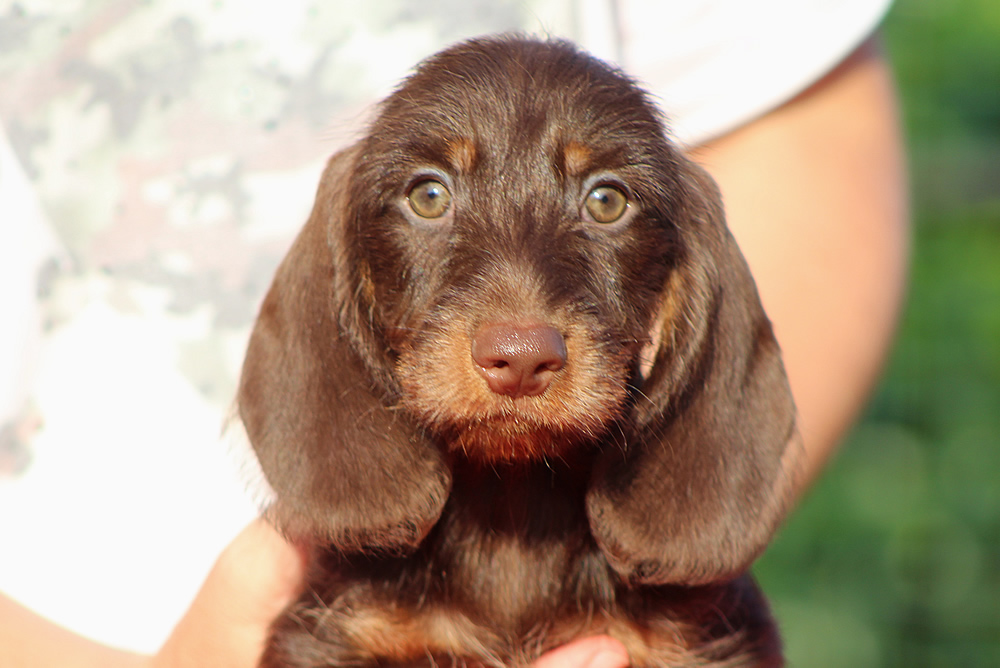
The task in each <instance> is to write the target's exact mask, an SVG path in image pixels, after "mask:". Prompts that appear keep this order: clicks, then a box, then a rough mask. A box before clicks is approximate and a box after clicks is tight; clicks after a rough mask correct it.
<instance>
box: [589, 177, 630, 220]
mask: <svg viewBox="0 0 1000 668" xmlns="http://www.w3.org/2000/svg"><path fill="white" fill-rule="evenodd" d="M584 206H586V207H587V212H588V213H589V214H590V217H591V218H593V220H594V222H597V223H613V222H615V221H616V220H618V219H619V218H621V217H622V216H624V215H625V210H626V209H628V197H627V196H626V195H625V193H623V192H622V191H621V190H619V189H618V188H616V187H615V186H609V185H603V186H597V187H596V188H594V189H593V190H591V191H590V192H589V193H587V199H586V200H584Z"/></svg>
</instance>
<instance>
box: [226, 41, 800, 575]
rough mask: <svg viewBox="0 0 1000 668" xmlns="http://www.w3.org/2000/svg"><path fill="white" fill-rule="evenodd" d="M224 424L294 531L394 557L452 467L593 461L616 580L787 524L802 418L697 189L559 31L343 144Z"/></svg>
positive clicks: (678, 158)
mask: <svg viewBox="0 0 1000 668" xmlns="http://www.w3.org/2000/svg"><path fill="white" fill-rule="evenodd" d="M239 408H240V415H241V417H242V419H243V422H244V424H245V426H246V429H247V432H248V435H249V437H250V440H251V442H252V444H253V446H254V448H255V450H256V452H257V455H258V458H259V460H260V462H261V465H262V468H263V470H264V472H265V475H266V476H267V478H268V481H269V482H270V483H271V486H272V487H273V488H274V490H275V492H276V495H277V502H276V504H275V506H274V507H273V508H272V513H273V515H274V517H275V519H276V521H277V522H278V524H279V525H280V526H282V527H284V528H285V529H286V530H287V531H289V532H291V533H296V534H297V533H302V534H307V535H310V536H314V537H318V538H321V539H324V540H327V541H330V542H332V543H333V544H334V545H335V546H337V547H338V548H339V549H343V550H347V551H351V550H371V549H405V548H406V547H407V546H411V547H412V546H414V545H416V544H417V543H419V542H420V540H421V539H422V538H423V536H424V535H425V534H426V532H427V531H428V530H429V528H430V527H431V526H432V525H433V524H434V523H435V522H436V521H437V518H438V516H439V515H440V513H441V509H442V507H443V505H444V502H445V500H446V499H447V496H448V493H449V489H450V485H451V467H450V466H449V462H450V461H451V459H452V458H454V457H464V458H467V459H469V460H472V461H474V462H480V463H482V464H484V465H490V464H497V463H509V462H514V463H516V462H530V461H539V460H544V459H547V458H567V457H571V456H572V455H573V453H574V452H577V451H588V452H590V451H593V452H596V453H597V455H596V460H595V461H596V465H595V467H594V470H593V471H592V473H591V487H590V490H589V492H588V495H587V512H588V516H589V519H590V523H591V529H592V532H593V535H594V536H595V538H596V539H597V541H598V544H599V545H600V546H601V548H602V550H604V552H605V554H606V556H607V557H608V559H609V562H610V563H611V564H612V566H613V567H614V568H615V569H616V570H618V571H619V573H620V574H621V575H622V576H623V577H625V578H627V579H631V580H635V581H638V582H654V583H663V582H684V583H688V584H694V583H699V582H706V581H709V580H712V579H716V578H718V577H726V576H729V575H732V574H734V573H736V572H738V571H739V570H741V569H742V568H744V567H745V566H746V565H747V564H748V563H749V561H750V560H752V558H753V557H755V556H756V554H757V553H758V552H759V550H760V549H762V547H763V545H764V544H765V543H766V541H767V539H768V538H769V536H770V534H771V532H772V530H773V528H774V526H775V524H776V522H777V521H778V519H779V518H780V516H781V514H782V510H783V507H784V504H783V499H784V496H785V492H786V490H787V489H788V488H789V481H788V480H787V479H786V477H785V476H784V474H783V473H782V462H781V460H782V456H783V454H784V453H785V452H786V447H787V446H788V444H789V442H790V441H791V440H792V435H793V433H794V409H793V407H792V403H791V399H790V395H789V391H788V387H787V382H786V380H785V376H784V371H783V368H782V366H781V361H780V356H779V353H778V349H777V345H776V343H775V341H774V338H773V335H772V333H771V328H770V325H769V323H768V321H767V319H766V317H765V316H764V314H763V311H762V309H761V307H760V303H759V300H758V298H757V294H756V290H755V288H754V285H753V282H752V279H751V278H750V275H749V271H748V270H747V267H746V265H745V263H744V261H743V259H742V257H741V255H740V254H739V251H738V249H737V248H736V246H735V243H734V242H733V240H732V238H731V236H730V235H729V233H728V231H727V230H726V228H725V224H724V222H723V217H722V211H721V207H720V205H719V198H718V194H717V192H716V190H715V187H714V184H712V183H711V180H710V179H709V178H708V177H707V176H706V175H705V174H704V173H703V172H701V170H699V169H698V168H697V167H696V166H694V165H693V164H691V163H690V162H688V161H687V160H686V159H685V158H684V157H683V155H681V154H680V152H679V151H678V150H677V149H676V148H674V147H673V146H672V145H671V143H670V142H669V140H668V139H667V137H666V135H665V132H664V128H663V125H662V123H661V121H660V118H659V116H658V114H657V112H656V111H655V109H654V107H653V106H652V105H651V104H650V103H649V101H648V100H647V99H646V97H645V96H644V94H643V93H642V92H641V91H640V90H639V89H638V88H637V87H636V86H635V85H634V84H633V83H632V82H631V81H630V80H628V79H627V78H626V77H624V76H623V75H621V74H620V73H619V72H617V71H615V70H613V69H611V68H609V67H607V66H606V65H604V64H602V63H600V62H599V61H596V60H594V59H592V58H589V57H587V56H585V55H583V54H581V53H580V52H578V51H577V50H576V49H575V48H573V47H572V46H570V45H567V44H565V43H559V42H537V41H531V40H522V39H517V38H504V39H488V40H479V41H473V42H469V43H466V44H463V45H460V46H458V47H454V48H452V49H449V50H447V51H445V52H443V53H441V54H439V55H438V56H435V57H434V58H432V59H430V60H429V61H427V62H425V63H424V64H422V65H421V66H420V67H419V68H418V69H417V71H416V72H415V74H413V75H412V76H411V77H410V78H409V79H408V80H407V81H406V82H405V83H404V84H403V86H402V87H401V88H400V89H399V90H398V91H396V92H395V93H394V94H393V95H392V96H390V97H389V98H388V99H387V100H386V101H385V102H384V103H383V104H382V107H381V110H380V114H379V116H378V118H377V119H376V120H375V122H374V124H373V125H372V126H371V128H370V130H369V132H368V134H367V136H366V137H365V138H364V139H362V140H361V141H360V142H359V143H358V144H356V145H355V146H353V147H352V148H350V149H348V150H346V151H344V152H342V153H340V154H338V155H337V156H335V157H334V158H333V159H332V160H331V162H330V164H329V165H328V167H327V170H326V172H325V173H324V176H323V179H322V183H321V185H320V189H319V193H318V195H317V200H316V205H315V208H314V210H313V213H312V215H311V217H310V219H309V221H308V223H307V225H306V227H305V228H304V229H303V231H302V233H301V235H300V236H299V238H298V240H297V241H296V243H295V245H294V246H293V248H292V250H291V252H290V253H289V256H288V257H287V258H286V260H285V262H284V263H283V264H282V266H281V268H280V269H279V271H278V274H277V276H276V278H275V282H274V285H273V286H272V288H271V291H270V293H269V294H268V296H267V298H266V300H265V302H264V304H263V306H262V309H261V315H260V318H259V320H258V323H257V326H256V327H255V330H254V333H253V335H252V337H251V342H250V347H249V350H248V354H247V359H246V362H245V366H244V373H243V378H242V380H241V388H240V396H239Z"/></svg>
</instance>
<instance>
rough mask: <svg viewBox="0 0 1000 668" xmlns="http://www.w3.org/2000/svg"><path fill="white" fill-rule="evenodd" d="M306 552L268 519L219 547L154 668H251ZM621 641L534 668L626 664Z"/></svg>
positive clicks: (551, 657)
mask: <svg viewBox="0 0 1000 668" xmlns="http://www.w3.org/2000/svg"><path fill="white" fill-rule="evenodd" d="M304 565H305V559H304V556H303V554H302V553H301V552H300V551H299V550H297V549H296V548H295V547H293V546H292V545H290V544H289V543H288V542H286V541H285V539H284V538H282V536H281V535H280V534H279V533H278V532H277V531H275V529H274V528H272V527H271V525H270V524H268V523H267V522H266V521H264V520H261V519H258V520H256V521H254V522H253V523H252V524H250V525H249V526H247V528H246V529H244V530H243V531H242V532H241V533H240V534H239V535H238V536H237V537H236V538H235V539H234V540H233V542H232V543H230V545H229V546H228V547H227V548H226V549H225V550H224V551H223V552H222V554H221V555H220V556H219V559H218V561H216V563H215V566H214V567H213V568H212V570H211V572H210V573H209V575H208V577H207V578H206V580H205V583H204V584H203V585H202V588H201V590H200V591H199V592H198V595H197V596H196V597H195V600H194V602H193V603H192V604H191V607H190V608H189V609H188V611H187V613H186V614H185V615H184V617H183V618H182V619H181V621H180V622H179V623H178V624H177V627H176V628H175V629H174V631H173V633H172V634H171V635H170V638H169V639H168V640H167V642H166V643H165V644H164V645H163V647H162V649H161V650H160V651H159V652H158V653H157V654H156V655H155V656H154V657H153V658H152V668H194V667H196V666H212V667H213V668H215V667H224V668H253V667H254V666H256V665H257V663H258V661H259V660H260V656H261V653H262V652H263V650H264V646H265V644H266V642H267V639H268V635H269V633H270V628H271V623H272V622H273V621H274V619H275V618H276V617H277V616H278V615H280V614H281V612H282V610H284V608H285V607H286V606H287V605H288V604H289V603H291V602H292V600H293V599H294V598H295V597H296V596H297V595H298V593H299V591H300V590H301V587H302V584H303V576H304V572H305V567H304ZM626 666H628V654H627V653H626V651H625V648H624V646H623V645H622V644H621V643H620V642H618V641H617V640H615V639H613V638H611V637H609V636H593V637H590V638H582V639H580V640H576V641H574V642H572V643H569V644H567V645H564V646H563V647H559V648H557V649H555V650H552V651H550V652H547V653H546V654H544V655H543V656H542V657H541V658H539V659H538V661H536V662H535V668H625V667H626Z"/></svg>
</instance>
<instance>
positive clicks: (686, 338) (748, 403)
mask: <svg viewBox="0 0 1000 668" xmlns="http://www.w3.org/2000/svg"><path fill="white" fill-rule="evenodd" d="M679 169H680V175H679V179H678V183H679V187H680V189H681V193H680V197H679V201H680V203H679V205H678V207H679V208H680V211H679V212H678V214H679V215H678V217H677V221H678V222H677V224H678V227H679V229H680V234H681V237H682V243H681V246H682V257H681V258H680V260H679V265H678V267H677V269H676V270H675V271H674V272H673V273H672V275H671V277H670V278H669V279H668V284H667V286H666V289H665V290H664V293H663V300H662V303H661V304H660V306H659V314H658V316H657V319H656V322H655V325H654V327H653V341H652V343H651V345H650V346H649V348H650V350H649V351H648V352H649V353H650V354H651V355H653V357H652V366H649V367H648V368H646V369H644V371H645V373H643V374H640V375H642V376H644V378H643V379H642V380H640V381H639V388H638V389H639V391H638V392H637V393H636V395H637V401H636V404H635V406H634V408H633V413H632V416H631V429H632V432H631V434H628V437H629V440H628V445H627V447H626V449H625V451H624V453H623V452H622V451H621V450H619V449H614V450H613V451H608V452H604V453H602V455H601V459H599V460H598V466H597V468H596V469H595V472H594V479H593V481H592V487H591V489H590V490H589V492H588V498H587V511H588V514H589V517H590V522H591V527H592V530H593V533H594V536H595V538H596V539H597V541H598V544H599V545H600V546H601V548H602V550H603V551H604V553H605V554H606V556H607V557H608V559H609V561H610V563H611V564H612V566H613V567H614V568H615V570H616V571H618V572H619V574H620V575H622V576H623V577H624V578H625V579H626V580H628V581H631V582H636V583H646V584H666V583H678V584H690V585H694V584H703V583H707V582H711V581H717V580H723V579H729V578H731V577H734V576H736V575H738V574H739V573H741V572H743V571H744V570H745V569H746V568H747V567H749V565H750V563H751V562H752V561H753V560H754V559H755V558H756V557H757V555H758V554H759V553H760V552H761V551H762V550H763V549H764V547H765V546H766V544H767V542H768V540H769V539H770V537H771V535H772V533H773V532H774V530H775V528H776V526H777V524H778V523H779V522H780V520H781V519H782V518H783V516H784V513H785V508H786V504H787V501H788V496H789V495H790V492H791V489H792V485H793V480H792V477H791V476H790V475H789V474H788V472H787V469H786V468H785V466H786V465H787V466H789V467H790V468H794V465H793V464H792V463H791V458H792V457H794V456H795V455H796V454H797V452H798V438H797V432H796V429H795V408H794V405H793V402H792V397H791V392H790V390H789V387H788V381H787V379H786V377H785V371H784V366H783V364H782V361H781V354H780V351H779V349H778V344H777V342H776V341H775V338H774V334H773V333H772V330H771V324H770V322H769V321H768V319H767V317H766V315H765V314H764V311H763V308H762V307H761V304H760V300H759V298H758V296H757V290H756V287H755V285H754V282H753V279H752V277H751V276H750V271H749V268H748V267H747V265H746V262H745V261H744V259H743V256H742V254H741V253H740V251H739V249H738V248H737V246H736V242H735V240H734V239H733V238H732V236H731V235H730V233H729V231H728V229H727V228H726V225H725V222H724V218H723V212H722V207H721V203H720V202H721V200H720V197H719V194H718V191H717V188H716V186H715V183H714V182H713V181H712V179H711V178H710V177H709V176H708V175H707V174H705V173H704V172H703V171H702V170H701V169H700V168H698V167H697V166H695V165H693V164H690V163H687V162H686V161H684V160H682V161H681V164H680V166H679ZM647 366H648V365H647Z"/></svg>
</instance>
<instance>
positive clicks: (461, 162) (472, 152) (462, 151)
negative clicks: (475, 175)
mask: <svg viewBox="0 0 1000 668" xmlns="http://www.w3.org/2000/svg"><path fill="white" fill-rule="evenodd" d="M446 155H447V156H448V161H449V162H450V163H451V164H452V166H453V167H454V168H455V169H457V170H458V171H460V172H465V173H468V172H471V171H472V170H473V169H475V167H476V160H477V159H478V156H477V155H476V145H475V144H474V143H473V142H472V140H471V139H468V138H467V137H458V138H457V139H453V140H451V141H449V142H448V146H447V149H446Z"/></svg>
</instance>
